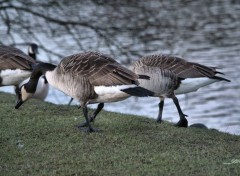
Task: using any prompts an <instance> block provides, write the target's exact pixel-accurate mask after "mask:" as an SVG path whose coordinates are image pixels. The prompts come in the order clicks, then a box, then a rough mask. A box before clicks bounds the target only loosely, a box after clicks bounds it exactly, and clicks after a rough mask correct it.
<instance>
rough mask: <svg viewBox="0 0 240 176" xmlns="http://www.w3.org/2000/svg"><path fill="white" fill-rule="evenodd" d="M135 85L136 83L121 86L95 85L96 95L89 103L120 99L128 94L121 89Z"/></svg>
mask: <svg viewBox="0 0 240 176" xmlns="http://www.w3.org/2000/svg"><path fill="white" fill-rule="evenodd" d="M132 87H136V85H121V86H95V87H94V91H95V92H96V93H97V95H98V97H97V98H96V99H94V100H91V101H90V102H89V103H108V102H117V101H122V100H124V99H126V98H128V97H130V95H129V94H127V93H124V92H122V91H121V90H123V89H127V88H132Z"/></svg>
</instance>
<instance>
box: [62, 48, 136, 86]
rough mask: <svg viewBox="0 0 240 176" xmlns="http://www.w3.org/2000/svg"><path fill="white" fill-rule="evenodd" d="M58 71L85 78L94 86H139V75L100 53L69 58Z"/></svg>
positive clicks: (64, 60)
mask: <svg viewBox="0 0 240 176" xmlns="http://www.w3.org/2000/svg"><path fill="white" fill-rule="evenodd" d="M58 71H60V72H61V73H62V74H71V75H72V76H74V77H85V78H87V79H88V81H89V82H90V83H91V84H92V85H94V86H100V85H104V86H112V85H124V84H138V81H137V79H138V75H136V74H135V73H133V72H132V71H130V70H128V69H127V68H125V67H123V66H121V65H120V64H119V63H118V62H116V61H115V60H114V59H112V58H111V57H109V56H106V55H103V54H101V53H98V52H86V53H81V54H75V55H71V56H68V57H66V58H64V59H63V60H62V61H61V62H60V64H59V65H58Z"/></svg>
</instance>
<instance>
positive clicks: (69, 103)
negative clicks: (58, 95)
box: [68, 98, 73, 106]
mask: <svg viewBox="0 0 240 176" xmlns="http://www.w3.org/2000/svg"><path fill="white" fill-rule="evenodd" d="M72 101H73V98H71V100H70V101H69V102H68V106H70V105H71V103H72Z"/></svg>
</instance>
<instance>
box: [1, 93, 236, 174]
mask: <svg viewBox="0 0 240 176" xmlns="http://www.w3.org/2000/svg"><path fill="white" fill-rule="evenodd" d="M14 100H15V99H14V96H12V95H9V94H3V93H0V117H1V129H0V132H1V138H0V145H1V146H0V147H1V148H0V158H1V161H0V175H4V176H6V175H9V176H10V175H11V176H13V175H24V176H26V175H211V176H212V175H239V174H240V136H234V135H230V134H224V133H221V132H217V131H211V130H202V129H194V128H176V127H173V126H172V124H169V123H166V122H165V123H163V124H157V123H155V121H154V120H153V119H148V118H143V117H137V116H132V115H123V114H117V113H110V112H104V111H103V112H101V113H100V114H99V116H98V118H97V120H96V122H95V123H94V125H93V126H94V127H97V128H99V129H101V130H102V132H100V133H92V134H86V133H83V132H80V131H79V130H78V129H77V128H76V127H75V125H77V124H79V123H80V122H83V121H84V118H83V116H82V112H81V110H79V109H77V108H76V106H73V107H67V106H58V105H53V104H50V103H43V102H39V101H36V100H31V101H29V102H27V103H25V104H24V105H23V106H22V107H21V108H20V109H19V110H15V109H14ZM226 163H229V164H226Z"/></svg>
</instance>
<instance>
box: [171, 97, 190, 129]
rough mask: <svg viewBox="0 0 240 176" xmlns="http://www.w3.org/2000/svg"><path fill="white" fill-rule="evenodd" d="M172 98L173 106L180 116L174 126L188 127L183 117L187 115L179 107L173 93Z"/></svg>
mask: <svg viewBox="0 0 240 176" xmlns="http://www.w3.org/2000/svg"><path fill="white" fill-rule="evenodd" d="M172 99H173V102H174V104H175V106H176V107H177V110H178V114H179V116H180V120H179V121H178V123H177V124H176V126H178V127H188V121H187V119H186V118H185V117H187V115H185V114H183V112H182V109H181V107H180V105H179V102H178V99H177V97H176V96H175V95H173V97H172Z"/></svg>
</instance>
